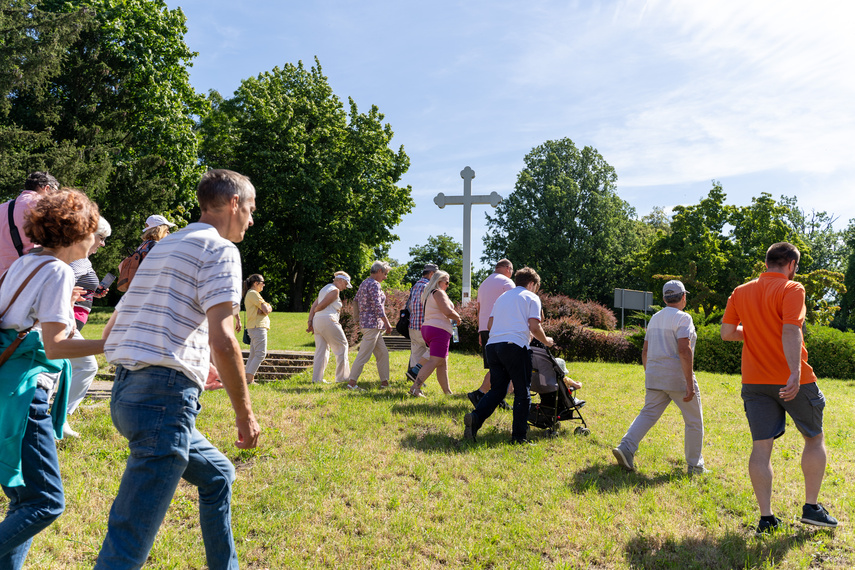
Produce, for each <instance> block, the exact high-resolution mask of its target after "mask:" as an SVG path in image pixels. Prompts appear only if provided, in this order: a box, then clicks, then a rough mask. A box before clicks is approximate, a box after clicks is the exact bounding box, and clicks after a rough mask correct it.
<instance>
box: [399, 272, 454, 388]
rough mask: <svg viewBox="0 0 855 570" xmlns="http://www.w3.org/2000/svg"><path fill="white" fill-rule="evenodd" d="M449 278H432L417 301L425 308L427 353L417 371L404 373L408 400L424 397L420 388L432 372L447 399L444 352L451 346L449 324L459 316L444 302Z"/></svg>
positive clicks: (442, 274) (443, 274)
mask: <svg viewBox="0 0 855 570" xmlns="http://www.w3.org/2000/svg"><path fill="white" fill-rule="evenodd" d="M449 279H450V277H449V275H448V273H446V272H445V271H437V272H436V273H434V274H433V276H432V277H431V278H430V281H429V282H428V284H427V286H426V287H425V288H424V290H423V291H422V295H421V297H420V298H419V302H421V303H422V304H423V305H422V306H424V307H425V312H424V322H423V323H422V336H423V337H424V340H425V343H427V346H428V349H429V353H428V355H426V356H424V357H422V359H421V360H420V361H419V364H418V368H412V369H410V370H409V371H407V378H409V379H410V380H412V381H413V385H412V387H411V388H410V395H411V396H419V397H424V394H423V393H422V386H423V385H424V383H425V382H426V381H427V379H428V377H429V376H430V375H431V374H432V373H433V371H434V370H436V381H437V383H438V384H439V387H440V388H441V389H442V391H443V393H444V394H446V395H450V394H452V393H453V392H452V391H451V386H449V382H448V349H449V347H450V346H451V335H452V330H453V329H452V326H451V323H454V324H457V325H459V324H460V315H459V314H458V313H457V311H455V310H454V305H453V304H452V302H451V299H449V298H448V294H447V293H446V291H447V290H448V283H449Z"/></svg>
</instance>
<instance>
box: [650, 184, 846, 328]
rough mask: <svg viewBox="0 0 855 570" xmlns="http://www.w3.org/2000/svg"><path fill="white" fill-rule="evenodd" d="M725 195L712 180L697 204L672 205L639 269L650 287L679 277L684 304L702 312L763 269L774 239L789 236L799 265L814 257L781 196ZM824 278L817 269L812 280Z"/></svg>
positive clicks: (723, 302)
mask: <svg viewBox="0 0 855 570" xmlns="http://www.w3.org/2000/svg"><path fill="white" fill-rule="evenodd" d="M725 200H726V195H725V193H724V190H723V188H722V186H721V184H720V183H718V182H716V181H713V187H712V189H711V190H710V192H709V194H708V195H707V197H706V198H704V199H702V200H701V201H700V202H699V203H698V204H696V205H693V206H677V207H675V208H674V216H673V219H672V221H671V228H670V229H671V231H670V233H669V234H665V233H659V234H658V236H657V238H656V239H654V240H653V242H652V243H651V245H650V247H649V248H648V251H647V255H646V258H647V260H648V261H647V263H646V264H645V265H644V266H643V268H642V273H643V274H644V276H645V278H646V279H647V280H648V281H647V282H648V284H649V285H648V286H649V287H651V288H653V289H654V290H655V289H656V288H658V287H660V286H661V285H662V284H663V282H664V281H666V280H668V279H675V278H676V279H682V280H683V282H684V283H685V284H686V288H687V289H688V290H689V291H690V292H691V294H690V295H689V299H688V307H689V308H690V309H693V310H696V309H700V310H702V311H703V312H704V313H706V314H712V313H714V312H715V311H720V310H723V309H724V307H725V305H726V303H727V298H728V297H729V296H730V293H731V292H732V291H733V289H734V288H736V287H737V286H738V285H741V284H742V283H744V282H745V281H747V280H748V279H750V278H751V277H752V276H756V275H757V274H758V273H759V272H760V271H762V267H763V264H762V262H763V260H764V259H765V257H766V250H767V249H768V248H769V246H770V245H772V244H773V243H776V242H780V241H788V242H790V243H792V244H794V245H795V246H796V247H798V248H799V250H800V251H801V252H802V262H801V264H802V265H803V266H804V267H810V266H811V264H812V261H813V258H812V257H811V248H810V245H809V244H808V243H806V241H805V240H804V239H803V237H802V236H801V235H799V234H798V233H797V231H796V230H795V228H794V226H793V224H792V223H791V222H792V220H791V214H792V210H791V207H790V204H788V203H787V202H786V201H785V200H782V201H781V202H776V201H775V200H774V199H773V198H772V197H771V195H770V194H768V193H765V192H763V193H761V194H760V196H759V197H755V198H752V200H751V204H750V205H748V206H742V207H736V206H730V205H727V204H725ZM758 264H759V265H758ZM758 267H759V268H760V269H758ZM827 277H828V276H821V275H819V274H817V275H816V276H814V281H816V283H820V282H821V283H827V279H826V278H827ZM812 283H813V281H812ZM821 290H824V291H834V290H835V288H834V287H832V286H829V287H826V288H824V289H823V287H819V286H817V287H814V288H813V289H812V291H814V294H819V291H821ZM815 301H816V303H819V302H820V300H819V299H815ZM817 307H819V305H817ZM823 314H825V313H823Z"/></svg>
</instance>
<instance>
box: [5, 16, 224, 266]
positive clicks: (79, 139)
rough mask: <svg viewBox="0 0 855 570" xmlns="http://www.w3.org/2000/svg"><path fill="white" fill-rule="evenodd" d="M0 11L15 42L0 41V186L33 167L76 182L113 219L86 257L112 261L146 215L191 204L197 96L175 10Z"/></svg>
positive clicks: (13, 186) (10, 190) (199, 110)
mask: <svg viewBox="0 0 855 570" xmlns="http://www.w3.org/2000/svg"><path fill="white" fill-rule="evenodd" d="M2 13H3V17H4V23H6V24H7V26H6V27H4V33H5V34H7V36H10V37H11V38H13V39H14V40H15V41H14V42H4V44H3V48H4V50H0V56H2V58H3V59H2V61H0V65H2V66H3V68H4V80H3V81H0V88H3V89H4V92H3V95H4V96H5V97H4V100H3V103H2V105H0V136H1V137H2V140H0V192H2V193H3V194H4V197H9V196H10V195H12V194H14V193H16V192H17V191H18V190H20V189H21V186H22V183H23V180H24V179H25V177H26V175H27V173H28V172H30V171H33V170H38V169H47V170H50V171H51V172H52V173H53V174H54V175H56V177H57V178H58V179H59V181H60V182H61V183H63V184H65V185H68V186H76V187H79V188H82V189H84V190H85V191H86V192H87V193H88V194H89V195H90V196H91V197H92V198H94V199H95V200H96V201H97V202H98V203H99V205H100V206H101V209H102V212H103V215H104V217H105V218H107V219H108V220H109V221H110V222H111V224H112V225H113V229H114V235H113V237H112V238H111V240H109V241H108V248H107V251H106V252H102V253H99V254H98V255H97V256H95V257H93V263H95V264H96V266H102V267H104V268H106V267H107V266H109V267H110V268H111V269H113V268H114V267H115V265H116V263H117V262H118V260H119V259H120V258H121V257H123V256H124V255H125V251H126V249H127V248H128V247H130V246H136V245H137V242H138V241H139V232H140V230H141V229H142V226H143V222H144V220H145V218H146V217H147V216H149V215H151V214H153V213H164V214H170V215H172V216H173V217H176V216H177V217H180V215H181V213H182V212H185V211H186V210H187V209H189V208H191V207H193V205H194V203H195V199H194V188H195V185H196V183H197V182H198V180H199V177H200V176H201V173H202V171H203V168H202V167H201V166H200V165H199V164H198V158H197V150H198V149H197V139H196V135H195V133H194V127H195V120H194V117H195V116H198V115H202V114H204V113H205V112H206V109H207V102H206V100H205V98H204V97H202V96H200V95H198V94H197V93H196V92H195V91H194V90H193V88H192V87H191V86H190V82H189V75H188V72H187V67H188V66H189V65H190V64H191V60H192V58H193V57H194V56H195V55H196V54H195V53H193V52H192V51H190V50H189V49H188V48H187V46H186V45H185V43H184V40H183V36H184V34H185V33H186V31H187V28H186V26H185V17H184V14H183V13H182V12H181V10H169V9H168V8H167V6H166V4H165V2H164V1H163V0H122V1H121V2H117V1H115V0H41V1H36V2H12V3H11V5H10V6H8V7H7V8H5V9H4V10H3V12H2ZM179 221H180V220H179ZM113 271H115V269H113Z"/></svg>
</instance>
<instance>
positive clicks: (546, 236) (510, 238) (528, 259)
mask: <svg viewBox="0 0 855 570" xmlns="http://www.w3.org/2000/svg"><path fill="white" fill-rule="evenodd" d="M616 181H617V175H616V174H615V170H614V168H612V167H611V166H609V164H608V163H607V162H606V161H605V159H604V158H603V157H602V156H601V155H600V154H599V153H598V152H597V150H596V149H594V148H592V147H589V146H588V147H585V148H583V149H581V150H580V149H578V148H577V147H576V145H575V144H573V141H571V140H570V139H568V138H564V139H561V140H556V141H547V142H545V143H544V144H542V145H540V146H538V147H536V148H535V149H533V150H532V151H531V152H530V153H529V154H528V155H527V156H526V157H525V168H524V169H523V170H522V171H521V172H520V174H519V176H518V177H517V183H516V187H515V190H514V192H513V193H512V194H511V195H510V196H509V197H508V198H507V199H506V200H503V201H502V203H501V204H499V207H498V208H496V214H495V216H490V215H487V227H488V231H489V233H488V235H487V236H486V237H485V238H484V251H485V254H484V257H483V258H482V260H483V261H486V262H495V261H497V260H498V259H500V258H502V257H507V258H508V259H510V260H511V261H512V262H513V263H514V267H523V266H525V265H528V266H530V267H533V268H535V269H536V270H537V271H538V273H539V274H540V276H541V280H542V287H543V288H544V289H545V290H546V291H548V292H550V293H562V294H565V295H569V296H571V297H576V298H580V299H595V300H597V301H601V302H609V303H610V302H611V300H612V299H613V293H614V288H615V287H627V286H631V285H632V284H633V283H632V282H628V281H627V273H628V268H629V266H630V264H631V263H632V254H633V253H634V252H636V251H637V250H638V248H639V244H640V237H639V233H638V232H637V231H636V228H635V227H634V225H635V224H636V221H635V220H634V216H635V211H634V210H633V208H632V207H630V205H629V204H628V203H627V202H625V201H624V200H622V199H621V198H620V197H619V196H618V195H617V193H616V192H615V183H616Z"/></svg>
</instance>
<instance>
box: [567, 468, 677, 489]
mask: <svg viewBox="0 0 855 570" xmlns="http://www.w3.org/2000/svg"><path fill="white" fill-rule="evenodd" d="M685 477H687V475H686V474H685V472H684V471H683V470H682V469H679V468H674V469H672V470H671V471H668V472H665V473H659V474H658V475H654V476H649V475H643V474H641V473H638V472H628V471H626V470H624V469H623V468H622V467H619V466H618V465H592V466H591V467H588V468H585V469H579V470H578V471H576V473H574V474H573V482H572V483H571V484H570V486H571V487H572V488H573V490H574V491H575V492H577V493H583V492H585V491H589V490H591V489H596V490H597V491H598V492H600V493H613V492H616V491H620V490H622V489H626V488H627V487H632V488H636V487H638V488H641V489H644V488H646V487H655V486H658V485H664V484H665V483H670V482H672V481H674V480H675V479H682V478H685Z"/></svg>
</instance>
